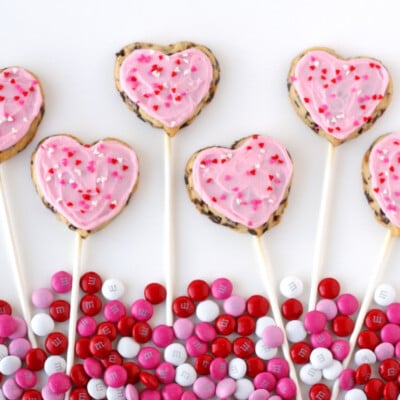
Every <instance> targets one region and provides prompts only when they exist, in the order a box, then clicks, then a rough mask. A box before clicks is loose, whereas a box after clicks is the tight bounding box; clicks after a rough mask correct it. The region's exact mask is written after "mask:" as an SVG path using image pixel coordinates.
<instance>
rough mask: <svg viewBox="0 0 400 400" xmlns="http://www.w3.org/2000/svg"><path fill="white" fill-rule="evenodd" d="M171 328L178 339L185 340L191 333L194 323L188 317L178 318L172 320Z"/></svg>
mask: <svg viewBox="0 0 400 400" xmlns="http://www.w3.org/2000/svg"><path fill="white" fill-rule="evenodd" d="M173 329H174V333H175V336H176V337H177V338H178V339H181V340H186V339H187V338H188V337H189V336H191V335H192V333H193V330H194V323H193V321H192V320H191V319H189V318H179V319H177V320H176V321H175V322H174V326H173Z"/></svg>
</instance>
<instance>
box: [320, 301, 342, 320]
mask: <svg viewBox="0 0 400 400" xmlns="http://www.w3.org/2000/svg"><path fill="white" fill-rule="evenodd" d="M315 309H316V310H317V311H320V312H322V313H324V314H325V316H326V318H327V319H328V321H330V320H332V319H333V318H335V317H336V315H337V313H338V309H337V306H336V303H335V302H334V301H333V300H331V299H321V300H319V301H318V303H317V305H316V306H315Z"/></svg>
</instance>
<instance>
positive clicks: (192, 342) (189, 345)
mask: <svg viewBox="0 0 400 400" xmlns="http://www.w3.org/2000/svg"><path fill="white" fill-rule="evenodd" d="M185 347H186V351H187V353H188V354H189V356H190V357H198V356H201V355H202V354H205V353H206V352H207V344H206V343H204V342H202V341H201V340H200V339H199V338H198V337H197V336H190V337H189V338H188V339H186V343H185Z"/></svg>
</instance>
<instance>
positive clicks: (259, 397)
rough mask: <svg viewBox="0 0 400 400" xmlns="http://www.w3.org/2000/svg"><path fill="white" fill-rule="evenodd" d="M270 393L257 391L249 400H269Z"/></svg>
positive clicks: (262, 390)
mask: <svg viewBox="0 0 400 400" xmlns="http://www.w3.org/2000/svg"><path fill="white" fill-rule="evenodd" d="M270 396H271V395H270V393H269V392H268V390H265V389H257V390H255V391H254V392H253V393H251V395H250V396H249V400H265V399H270V398H271V397H270Z"/></svg>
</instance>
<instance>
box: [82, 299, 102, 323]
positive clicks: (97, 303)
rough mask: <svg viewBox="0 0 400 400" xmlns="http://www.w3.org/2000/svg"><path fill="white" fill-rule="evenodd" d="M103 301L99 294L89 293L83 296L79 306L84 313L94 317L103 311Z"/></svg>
mask: <svg viewBox="0 0 400 400" xmlns="http://www.w3.org/2000/svg"><path fill="white" fill-rule="evenodd" d="M101 307H102V302H101V300H100V297H99V296H96V295H95V294H87V295H85V296H83V297H82V299H81V302H80V305H79V308H80V310H81V311H82V313H83V314H85V315H89V316H91V317H93V316H94V315H97V314H98V313H99V312H100V311H101Z"/></svg>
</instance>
